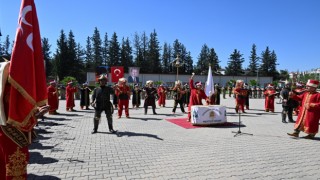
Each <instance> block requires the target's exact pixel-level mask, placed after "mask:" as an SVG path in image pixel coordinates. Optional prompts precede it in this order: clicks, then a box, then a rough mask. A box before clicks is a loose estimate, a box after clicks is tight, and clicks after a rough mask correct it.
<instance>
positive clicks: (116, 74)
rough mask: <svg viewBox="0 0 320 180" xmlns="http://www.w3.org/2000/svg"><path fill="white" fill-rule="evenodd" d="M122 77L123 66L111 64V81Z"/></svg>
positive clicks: (116, 80)
mask: <svg viewBox="0 0 320 180" xmlns="http://www.w3.org/2000/svg"><path fill="white" fill-rule="evenodd" d="M123 77H124V70H123V66H111V82H114V83H115V82H118V81H119V79H120V78H123Z"/></svg>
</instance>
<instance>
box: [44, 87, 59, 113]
mask: <svg viewBox="0 0 320 180" xmlns="http://www.w3.org/2000/svg"><path fill="white" fill-rule="evenodd" d="M47 92H48V105H49V106H50V109H49V114H51V115H55V114H59V113H58V112H57V110H58V108H59V92H58V88H57V82H56V81H51V82H50V85H49V86H48V88H47Z"/></svg>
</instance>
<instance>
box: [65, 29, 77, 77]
mask: <svg viewBox="0 0 320 180" xmlns="http://www.w3.org/2000/svg"><path fill="white" fill-rule="evenodd" d="M67 44H68V58H67V59H66V60H68V61H67V65H68V66H69V68H68V71H67V72H68V73H67V75H68V76H72V77H76V76H77V74H78V69H77V68H76V67H77V63H78V62H77V59H76V47H77V44H76V41H75V38H74V35H73V32H72V31H71V30H70V32H69V34H68V43H67Z"/></svg>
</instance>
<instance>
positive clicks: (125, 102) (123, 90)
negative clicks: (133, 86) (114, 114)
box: [115, 84, 131, 118]
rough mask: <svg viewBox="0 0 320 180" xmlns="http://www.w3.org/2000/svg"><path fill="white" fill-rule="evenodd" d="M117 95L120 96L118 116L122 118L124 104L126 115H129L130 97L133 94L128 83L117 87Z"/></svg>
mask: <svg viewBox="0 0 320 180" xmlns="http://www.w3.org/2000/svg"><path fill="white" fill-rule="evenodd" d="M115 93H116V95H117V97H118V99H119V100H118V117H119V118H121V116H122V110H123V106H124V112H125V114H126V117H129V99H130V95H131V91H130V87H129V86H127V85H126V84H120V85H118V86H117V88H116V92H115Z"/></svg>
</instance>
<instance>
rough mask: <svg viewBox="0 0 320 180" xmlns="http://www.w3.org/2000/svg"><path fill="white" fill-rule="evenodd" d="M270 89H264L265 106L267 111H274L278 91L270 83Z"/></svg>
mask: <svg viewBox="0 0 320 180" xmlns="http://www.w3.org/2000/svg"><path fill="white" fill-rule="evenodd" d="M267 88H268V89H267V90H265V91H264V93H263V94H264V97H265V103H264V108H265V111H266V112H269V111H271V112H274V98H275V95H276V91H275V90H274V89H273V87H272V86H271V85H268V87H267Z"/></svg>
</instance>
